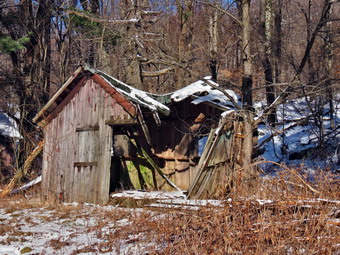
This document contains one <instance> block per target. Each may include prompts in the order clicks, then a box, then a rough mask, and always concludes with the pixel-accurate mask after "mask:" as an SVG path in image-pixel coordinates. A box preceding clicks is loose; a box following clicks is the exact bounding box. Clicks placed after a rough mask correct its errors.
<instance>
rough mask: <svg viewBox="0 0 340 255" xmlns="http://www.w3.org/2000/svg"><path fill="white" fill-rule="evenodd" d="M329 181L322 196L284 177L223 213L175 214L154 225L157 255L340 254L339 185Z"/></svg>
mask: <svg viewBox="0 0 340 255" xmlns="http://www.w3.org/2000/svg"><path fill="white" fill-rule="evenodd" d="M325 177H326V176H322V177H321V178H319V179H318V180H317V181H316V182H315V183H314V184H313V187H315V189H316V190H318V193H314V192H313V191H311V190H310V189H309V188H307V187H306V186H305V185H303V183H301V180H300V179H299V178H296V176H295V175H293V176H292V175H290V174H287V173H284V174H283V175H282V176H279V178H275V179H273V180H268V181H265V182H262V183H261V185H260V187H261V188H260V189H259V190H258V192H257V193H256V194H255V197H254V196H252V197H251V198H242V199H236V198H235V197H234V198H233V199H232V200H231V201H226V203H225V207H224V208H221V209H220V210H217V209H216V208H214V209H212V208H202V209H201V210H199V211H192V212H172V213H171V214H168V217H163V218H160V219H159V220H158V221H157V222H152V223H151V225H152V231H153V232H154V234H153V235H152V236H153V238H154V240H156V242H157V243H158V244H159V245H162V246H163V247H164V249H163V250H162V251H157V252H154V254H340V251H339V245H340V238H339V236H340V224H339V223H338V219H337V218H336V217H338V216H337V215H338V213H337V212H338V211H339V210H340V201H339V200H336V198H339V191H340V189H339V188H340V187H339V184H337V183H332V184H331V185H330V184H329V181H330V180H329V179H328V177H327V178H325ZM310 185H312V184H310ZM256 198H261V200H259V199H256ZM156 233H157V234H156Z"/></svg>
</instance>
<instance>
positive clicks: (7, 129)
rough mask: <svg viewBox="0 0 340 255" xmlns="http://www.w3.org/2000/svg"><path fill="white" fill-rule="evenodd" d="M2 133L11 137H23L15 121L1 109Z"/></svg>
mask: <svg viewBox="0 0 340 255" xmlns="http://www.w3.org/2000/svg"><path fill="white" fill-rule="evenodd" d="M0 134H1V135H3V136H6V137H11V138H21V137H22V136H21V135H20V133H19V130H18V126H17V124H16V123H15V121H14V120H13V119H12V118H11V117H9V116H8V115H7V114H6V113H3V112H1V111H0Z"/></svg>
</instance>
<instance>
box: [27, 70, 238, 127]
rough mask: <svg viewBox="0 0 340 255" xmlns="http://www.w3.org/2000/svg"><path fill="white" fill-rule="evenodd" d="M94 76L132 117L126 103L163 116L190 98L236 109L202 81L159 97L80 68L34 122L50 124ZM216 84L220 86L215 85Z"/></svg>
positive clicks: (233, 95) (41, 124) (227, 108)
mask: <svg viewBox="0 0 340 255" xmlns="http://www.w3.org/2000/svg"><path fill="white" fill-rule="evenodd" d="M91 76H96V77H100V78H99V79H100V81H104V82H103V83H105V86H104V85H103V84H102V85H101V86H102V87H103V88H104V89H105V90H106V91H107V92H108V93H110V94H111V95H112V96H115V97H117V96H118V97H119V99H120V100H117V102H118V103H119V104H121V105H122V106H123V108H125V110H127V111H128V112H129V113H130V114H131V115H133V114H132V112H131V111H129V108H128V106H127V104H129V105H130V106H131V104H132V105H133V106H140V107H143V108H146V109H149V110H150V111H152V112H157V113H162V114H163V115H165V116H167V115H169V114H170V108H169V104H171V103H173V102H180V101H183V100H185V99H187V98H190V99H192V101H191V103H193V104H200V103H208V104H210V105H211V106H213V107H216V108H219V109H222V110H224V111H227V110H230V109H232V108H234V106H233V105H232V103H231V102H230V100H229V99H228V97H227V96H226V95H224V93H223V92H221V91H220V90H217V89H215V88H213V87H211V86H210V85H209V84H208V83H206V82H204V81H202V80H199V81H196V82H194V83H192V84H190V85H188V86H186V87H184V88H182V89H179V90H177V91H175V92H172V93H168V94H163V95H156V94H152V93H148V92H145V91H142V90H139V89H136V88H134V87H131V86H129V85H127V84H125V83H124V82H121V81H119V80H117V79H115V78H113V77H112V76H110V75H108V74H106V73H104V72H102V71H99V70H96V69H93V68H90V67H89V66H87V65H85V66H80V67H78V69H77V70H76V71H75V72H74V73H73V74H72V75H71V76H70V77H69V79H68V80H67V81H66V82H65V83H64V84H63V85H62V86H61V88H60V89H59V90H58V91H57V92H56V93H55V94H54V96H53V97H52V98H51V99H50V100H49V102H48V103H47V104H46V105H45V106H44V107H43V108H42V109H41V111H40V112H39V113H38V114H37V115H36V116H35V117H34V119H33V121H34V122H36V123H38V124H39V125H40V126H45V125H46V124H48V123H49V121H51V119H49V120H46V117H47V116H49V115H50V114H51V113H52V112H53V111H54V110H55V109H56V108H57V107H58V105H60V104H62V102H65V99H66V98H67V97H69V99H70V94H71V93H70V92H71V91H72V90H75V88H76V86H77V84H78V83H79V82H80V81H81V80H82V79H84V78H85V79H86V78H90V77H91ZM207 80H208V81H209V83H213V81H211V80H209V79H207ZM214 85H216V86H218V84H217V83H214ZM112 90H113V92H112ZM225 91H226V93H228V94H229V95H230V96H231V97H233V98H234V100H235V101H236V102H239V97H238V96H237V95H236V94H235V92H234V91H231V90H225ZM75 94H76V93H73V95H71V96H74V95H75ZM117 94H119V95H117ZM64 104H65V103H64ZM63 106H65V105H63ZM133 117H134V116H133Z"/></svg>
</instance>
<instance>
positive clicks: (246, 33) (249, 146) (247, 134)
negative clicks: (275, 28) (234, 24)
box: [241, 0, 256, 193]
mask: <svg viewBox="0 0 340 255" xmlns="http://www.w3.org/2000/svg"><path fill="white" fill-rule="evenodd" d="M241 4H242V52H243V76H242V103H243V110H244V113H243V116H242V117H243V121H244V139H243V148H242V150H243V162H242V163H243V164H242V168H243V171H244V174H243V180H242V183H243V184H244V185H245V186H244V188H245V189H246V190H248V191H249V192H250V193H251V192H253V191H254V189H253V187H254V185H255V180H254V177H255V176H256V171H255V168H254V167H253V166H252V155H253V148H254V144H253V122H254V111H253V95H252V87H253V79H252V56H251V52H250V43H251V42H250V29H251V24H250V0H241Z"/></svg>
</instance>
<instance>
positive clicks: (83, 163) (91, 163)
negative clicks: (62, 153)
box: [73, 162, 98, 167]
mask: <svg viewBox="0 0 340 255" xmlns="http://www.w3.org/2000/svg"><path fill="white" fill-rule="evenodd" d="M73 166H74V167H78V166H79V167H86V166H98V162H74V163H73Z"/></svg>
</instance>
